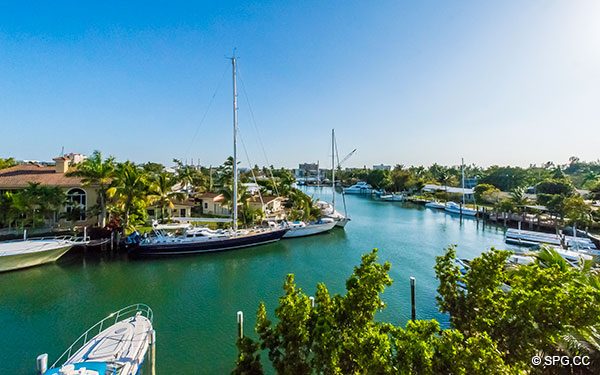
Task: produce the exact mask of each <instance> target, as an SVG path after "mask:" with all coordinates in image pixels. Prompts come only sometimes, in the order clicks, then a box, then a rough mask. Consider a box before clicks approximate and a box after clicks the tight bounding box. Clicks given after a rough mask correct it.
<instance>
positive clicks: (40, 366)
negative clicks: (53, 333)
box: [35, 353, 48, 375]
mask: <svg viewBox="0 0 600 375" xmlns="http://www.w3.org/2000/svg"><path fill="white" fill-rule="evenodd" d="M35 365H36V366H35V367H36V370H37V372H38V374H40V375H41V374H44V373H45V372H46V371H47V370H48V354H47V353H44V354H40V355H38V356H37V358H36V360H35Z"/></svg>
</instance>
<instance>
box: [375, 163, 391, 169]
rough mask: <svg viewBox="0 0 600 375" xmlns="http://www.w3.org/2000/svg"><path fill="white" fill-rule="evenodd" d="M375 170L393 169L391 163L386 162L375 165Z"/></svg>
mask: <svg viewBox="0 0 600 375" xmlns="http://www.w3.org/2000/svg"><path fill="white" fill-rule="evenodd" d="M373 170H374V171H391V170H392V166H391V165H384V164H379V165H374V166H373Z"/></svg>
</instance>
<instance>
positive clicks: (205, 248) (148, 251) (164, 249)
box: [129, 229, 287, 257]
mask: <svg viewBox="0 0 600 375" xmlns="http://www.w3.org/2000/svg"><path fill="white" fill-rule="evenodd" d="M285 232H287V229H279V230H272V231H267V232H261V233H256V234H250V235H245V236H239V237H223V238H213V239H210V240H208V241H190V242H167V243H153V244H137V245H133V246H132V247H131V248H130V249H129V255H131V256H134V257H168V256H180V255H190V254H200V253H211V252H216V251H226V250H234V249H242V248H245V247H250V246H258V245H263V244H267V243H271V242H275V241H279V240H280V239H281V237H283V235H284V234H285Z"/></svg>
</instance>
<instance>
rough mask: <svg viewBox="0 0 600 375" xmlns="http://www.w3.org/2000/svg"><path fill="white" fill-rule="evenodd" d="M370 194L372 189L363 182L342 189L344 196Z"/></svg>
mask: <svg viewBox="0 0 600 375" xmlns="http://www.w3.org/2000/svg"><path fill="white" fill-rule="evenodd" d="M372 192H373V187H372V186H371V185H369V184H367V183H366V182H365V181H359V182H357V183H356V184H354V185H352V186H350V187H347V188H344V193H346V194H371V193H372Z"/></svg>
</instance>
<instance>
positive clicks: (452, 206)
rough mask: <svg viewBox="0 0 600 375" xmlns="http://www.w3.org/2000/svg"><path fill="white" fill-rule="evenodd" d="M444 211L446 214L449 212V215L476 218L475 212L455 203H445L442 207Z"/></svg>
mask: <svg viewBox="0 0 600 375" xmlns="http://www.w3.org/2000/svg"><path fill="white" fill-rule="evenodd" d="M444 210H446V212H450V213H451V214H458V215H464V216H476V215H477V210H474V209H472V208H468V207H465V206H463V205H460V204H458V203H455V202H446V205H445V206H444Z"/></svg>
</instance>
